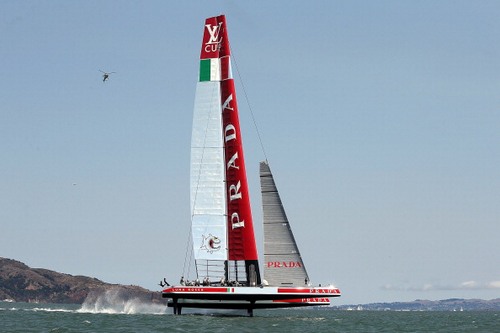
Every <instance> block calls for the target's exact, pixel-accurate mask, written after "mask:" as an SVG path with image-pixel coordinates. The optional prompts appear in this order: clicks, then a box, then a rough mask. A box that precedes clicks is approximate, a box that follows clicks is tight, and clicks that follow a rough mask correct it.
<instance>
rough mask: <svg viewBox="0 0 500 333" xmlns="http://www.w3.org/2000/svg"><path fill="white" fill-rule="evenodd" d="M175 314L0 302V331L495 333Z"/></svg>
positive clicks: (403, 315) (408, 321)
mask: <svg viewBox="0 0 500 333" xmlns="http://www.w3.org/2000/svg"><path fill="white" fill-rule="evenodd" d="M185 310H186V313H185V314H184V313H183V314H182V315H181V316H174V315H172V314H171V311H172V310H171V309H166V308H165V307H163V306H156V305H154V306H151V305H144V304H140V303H135V302H133V301H132V302H123V303H120V304H109V303H106V302H103V303H99V304H98V303H95V304H90V305H89V304H86V305H84V306H78V305H59V304H30V303H8V302H0V332H2V333H10V332H22V333H26V332H210V333H216V332H231V333H232V332H266V333H269V332H287V333H293V332H300V333H304V332H314V333H317V332H453V333H456V332H500V312H492V311H491V312H490V311H463V312H451V311H450V312H444V311H443V312H439V311H429V312H426V311H424V312H421V311H420V312H410V311H402V312H395V311H338V310H328V309H287V310H282V309H279V310H255V312H254V317H252V318H250V317H247V316H245V315H244V313H243V312H232V311H226V312H218V313H216V314H213V313H212V312H208V311H207V312H205V313H203V312H201V311H200V310H198V312H196V313H188V309H185Z"/></svg>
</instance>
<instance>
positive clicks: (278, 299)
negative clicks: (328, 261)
mask: <svg viewBox="0 0 500 333" xmlns="http://www.w3.org/2000/svg"><path fill="white" fill-rule="evenodd" d="M162 296H163V297H164V298H170V299H171V301H170V302H169V306H170V307H173V308H174V313H175V314H180V313H181V311H182V308H216V309H246V310H248V312H249V313H250V314H251V313H252V311H253V309H268V308H286V307H304V306H319V305H329V304H330V300H329V297H338V296H340V290H339V289H337V288H334V287H331V286H330V287H226V286H211V287H208V286H173V287H169V288H166V289H164V290H163V292H162Z"/></svg>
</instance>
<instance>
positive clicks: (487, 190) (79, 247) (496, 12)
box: [0, 1, 500, 304]
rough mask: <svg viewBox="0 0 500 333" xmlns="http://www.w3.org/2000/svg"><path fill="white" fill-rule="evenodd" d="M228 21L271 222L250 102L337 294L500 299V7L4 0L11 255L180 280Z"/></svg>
mask: <svg viewBox="0 0 500 333" xmlns="http://www.w3.org/2000/svg"><path fill="white" fill-rule="evenodd" d="M221 13H224V14H226V16H227V21H228V27H229V37H230V40H231V44H232V49H233V52H234V58H235V60H236V64H237V66H238V70H239V74H240V75H241V77H242V79H243V84H244V87H245V91H246V94H247V95H248V100H249V104H248V103H247V102H246V99H245V94H244V93H243V89H242V85H241V82H240V81H239V80H237V92H238V97H239V98H238V99H239V106H240V117H241V121H242V126H243V128H242V130H243V135H244V138H243V140H244V143H245V152H246V160H247V169H248V172H249V181H250V190H251V192H252V202H253V206H254V209H253V211H254V215H255V218H254V219H255V222H256V224H257V231H258V232H260V231H261V227H260V223H259V221H260V219H261V208H260V194H259V183H258V162H259V161H260V160H262V159H263V158H264V155H263V153H262V151H261V149H260V145H259V142H258V138H257V135H256V132H255V130H254V127H253V121H252V118H251V115H250V112H249V105H250V107H251V109H252V111H253V114H254V116H255V120H256V122H257V125H258V127H259V130H260V133H261V136H262V139H263V142H264V147H265V149H266V153H267V156H268V158H269V161H270V165H271V168H272V170H273V172H274V174H275V179H276V181H277V184H278V187H279V189H280V192H281V194H282V200H283V202H284V204H285V206H286V209H287V213H288V216H289V218H290V220H291V223H292V226H293V229H294V232H295V234H296V239H297V241H298V242H299V247H300V248H301V251H302V255H303V257H304V260H305V262H306V266H307V268H308V271H309V274H310V276H311V279H312V281H313V282H316V283H328V282H333V283H335V284H336V285H337V286H338V287H340V288H341V290H342V291H343V296H342V298H341V299H337V300H335V301H334V303H336V304H353V303H368V302H375V301H396V300H401V301H406V300H413V299H416V298H420V299H443V298H449V297H463V298H486V299H491V298H496V297H499V296H500V265H499V258H500V241H499V239H500V204H499V203H500V43H499V41H500V20H499V19H498V18H499V17H500V3H499V2H498V1H479V2H478V1H437V2H436V1H378V2H374V1H314V2H308V1H287V2H279V1H278V2H270V1H252V2H251V3H249V4H247V3H241V2H238V4H235V3H233V2H230V1H210V2H208V1H201V2H192V1H183V2H178V1H175V2H174V1H170V2H167V1H140V2H139V1H127V2H126V1H2V2H0V78H1V79H0V161H1V162H0V256H3V257H8V258H13V259H17V260H20V261H23V262H25V263H26V264H28V265H30V266H34V267H44V268H49V269H53V270H56V271H60V272H65V273H70V274H74V275H77V274H82V275H89V276H94V277H97V278H99V279H101V280H104V281H107V282H112V283H122V284H137V285H141V286H143V287H146V288H148V289H152V290H156V289H157V288H159V287H158V286H157V283H158V281H159V280H160V279H161V278H163V277H164V276H166V277H167V278H168V280H170V281H177V280H178V278H179V276H180V275H181V274H182V267H183V263H184V255H185V251H186V240H187V238H188V232H189V178H188V177H189V156H190V155H189V146H190V135H191V134H190V131H191V118H192V108H193V101H194V90H195V85H196V81H197V73H198V57H199V51H200V44H201V38H202V32H203V24H204V19H205V18H206V17H209V16H214V15H218V14H221ZM100 69H101V70H104V71H115V72H116V74H113V75H112V76H111V78H110V80H109V81H108V82H106V83H103V82H102V79H101V73H100V72H99V70H100ZM235 72H236V71H235ZM236 76H237V75H236ZM258 240H259V241H260V240H261V237H260V236H259V239H258Z"/></svg>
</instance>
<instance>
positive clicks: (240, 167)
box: [191, 15, 260, 285]
mask: <svg viewBox="0 0 500 333" xmlns="http://www.w3.org/2000/svg"><path fill="white" fill-rule="evenodd" d="M191 142H192V143H191V213H192V233H193V246H194V253H195V260H196V268H197V274H198V278H200V277H202V276H205V277H209V278H210V279H213V278H215V279H217V280H218V279H220V278H221V277H224V278H225V279H226V280H234V281H239V282H240V283H243V284H245V285H256V284H260V273H259V266H258V254H257V245H256V241H255V235H254V228H253V221H252V212H251V207H250V197H249V192H248V182H247V177H246V169H245V162H244V154H243V143H242V138H241V131H240V124H239V116H238V105H237V101H236V91H235V87H234V80H233V77H232V71H231V52H230V47H229V40H228V37H227V28H226V19H225V16H224V15H221V16H217V17H211V18H208V19H206V21H205V27H204V34H203V42H202V47H201V54H200V76H199V82H198V84H197V89H196V98H195V109H194V117H193V133H192V139H191Z"/></svg>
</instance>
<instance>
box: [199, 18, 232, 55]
mask: <svg viewBox="0 0 500 333" xmlns="http://www.w3.org/2000/svg"><path fill="white" fill-rule="evenodd" d="M229 54H230V50H229V41H228V39H227V30H226V18H225V16H224V15H221V16H216V17H210V18H207V19H206V20H205V29H204V32H203V42H202V44H201V54H200V59H209V58H223V57H225V56H228V55H229Z"/></svg>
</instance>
